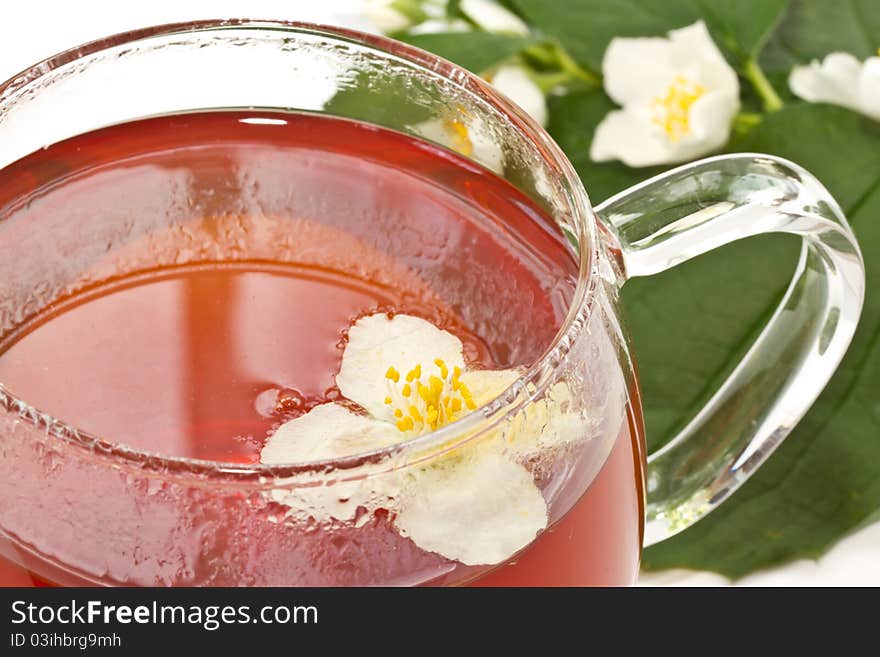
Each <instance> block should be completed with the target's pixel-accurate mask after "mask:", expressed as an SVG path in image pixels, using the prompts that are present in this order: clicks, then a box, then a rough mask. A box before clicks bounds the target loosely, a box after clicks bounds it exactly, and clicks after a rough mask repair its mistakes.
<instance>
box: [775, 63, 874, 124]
mask: <svg viewBox="0 0 880 657" xmlns="http://www.w3.org/2000/svg"><path fill="white" fill-rule="evenodd" d="M788 86H789V87H791V90H792V92H793V93H794V94H795V95H796V96H799V97H800V98H803V99H804V100H808V101H810V102H813V103H831V104H832V105H841V106H842V107H847V108H849V109H851V110H855V111H856V112H861V113H862V114H864V115H866V116H870V117H871V118H873V119H877V120H878V121H880V56H877V57H868V59H866V60H865V61H864V63H862V62H860V61H859V60H858V59H856V58H855V57H854V56H853V55H851V54H849V53H846V52H834V53H831V54H830V55H828V56H827V57H825V59H823V60H822V61H821V62H819V61H817V60H814V61H812V62H811V63H810V64H808V65H807V66H796V67H795V68H794V70H792V72H791V75H789V77H788Z"/></svg>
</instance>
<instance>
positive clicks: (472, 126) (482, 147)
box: [467, 117, 504, 173]
mask: <svg viewBox="0 0 880 657" xmlns="http://www.w3.org/2000/svg"><path fill="white" fill-rule="evenodd" d="M467 129H468V138H469V139H470V142H471V146H472V149H473V151H472V152H471V154H470V157H471V158H473V160H474V161H476V162H479V163H480V164H482V165H483V166H484V167H486V168H487V169H489V170H490V171H494V172H495V173H502V172H503V171H504V150H503V149H502V148H501V143H500V142H499V136H498V135H497V134H496V133H494V132H493V131H492V130H491V128H489V126H488V124H487V123H486V122H485V121H483V119H481V118H477V117H475V118H474V119H472V120H471V121H470V122H469V123H468V124H467Z"/></svg>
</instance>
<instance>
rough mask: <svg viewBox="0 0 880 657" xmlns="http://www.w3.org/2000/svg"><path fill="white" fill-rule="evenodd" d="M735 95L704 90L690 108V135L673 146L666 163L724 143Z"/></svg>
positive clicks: (735, 109)
mask: <svg viewBox="0 0 880 657" xmlns="http://www.w3.org/2000/svg"><path fill="white" fill-rule="evenodd" d="M738 111H739V97H738V96H735V95H733V96H732V95H729V94H726V93H723V92H720V91H713V92H709V93H706V94H705V95H703V96H702V97H701V98H699V99H698V100H697V101H696V102H695V103H694V104H693V106H692V107H691V112H690V128H691V134H690V135H687V136H686V137H684V138H683V139H681V140H680V141H679V142H678V143H677V144H675V145H674V146H673V153H672V155H671V159H670V160H669V161H670V162H685V161H687V160H692V159H694V158H696V157H701V156H703V155H706V154H708V153H711V152H712V151H715V150H718V149H719V148H721V147H722V146H724V144H726V143H727V139H728V137H730V127H731V123H732V121H733V117H734V116H735V115H736V113H737V112H738Z"/></svg>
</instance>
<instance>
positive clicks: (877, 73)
mask: <svg viewBox="0 0 880 657" xmlns="http://www.w3.org/2000/svg"><path fill="white" fill-rule="evenodd" d="M859 105H860V106H861V108H862V112H864V113H865V114H867V115H868V116H870V117H871V118H873V119H877V120H878V121H880V57H869V58H868V59H866V60H865V63H864V64H863V65H862V72H861V75H860V76H859Z"/></svg>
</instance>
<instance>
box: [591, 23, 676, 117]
mask: <svg viewBox="0 0 880 657" xmlns="http://www.w3.org/2000/svg"><path fill="white" fill-rule="evenodd" d="M602 76H603V78H604V84H605V92H606V93H607V94H608V95H609V96H610V97H611V99H612V100H613V101H614V102H616V103H617V104H618V105H627V104H628V103H631V102H647V101H648V100H649V99H650V98H653V97H654V96H656V95H658V94H659V93H660V92H661V90H663V89H665V88H666V87H667V86H668V85H669V83H670V82H671V80H672V78H673V77H674V73H673V68H672V49H671V46H670V43H669V40H668V39H664V38H661V37H650V38H647V37H646V38H633V39H630V38H622V37H615V38H614V39H612V40H611V43H610V44H609V45H608V49H607V50H606V51H605V56H604V57H603V58H602Z"/></svg>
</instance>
